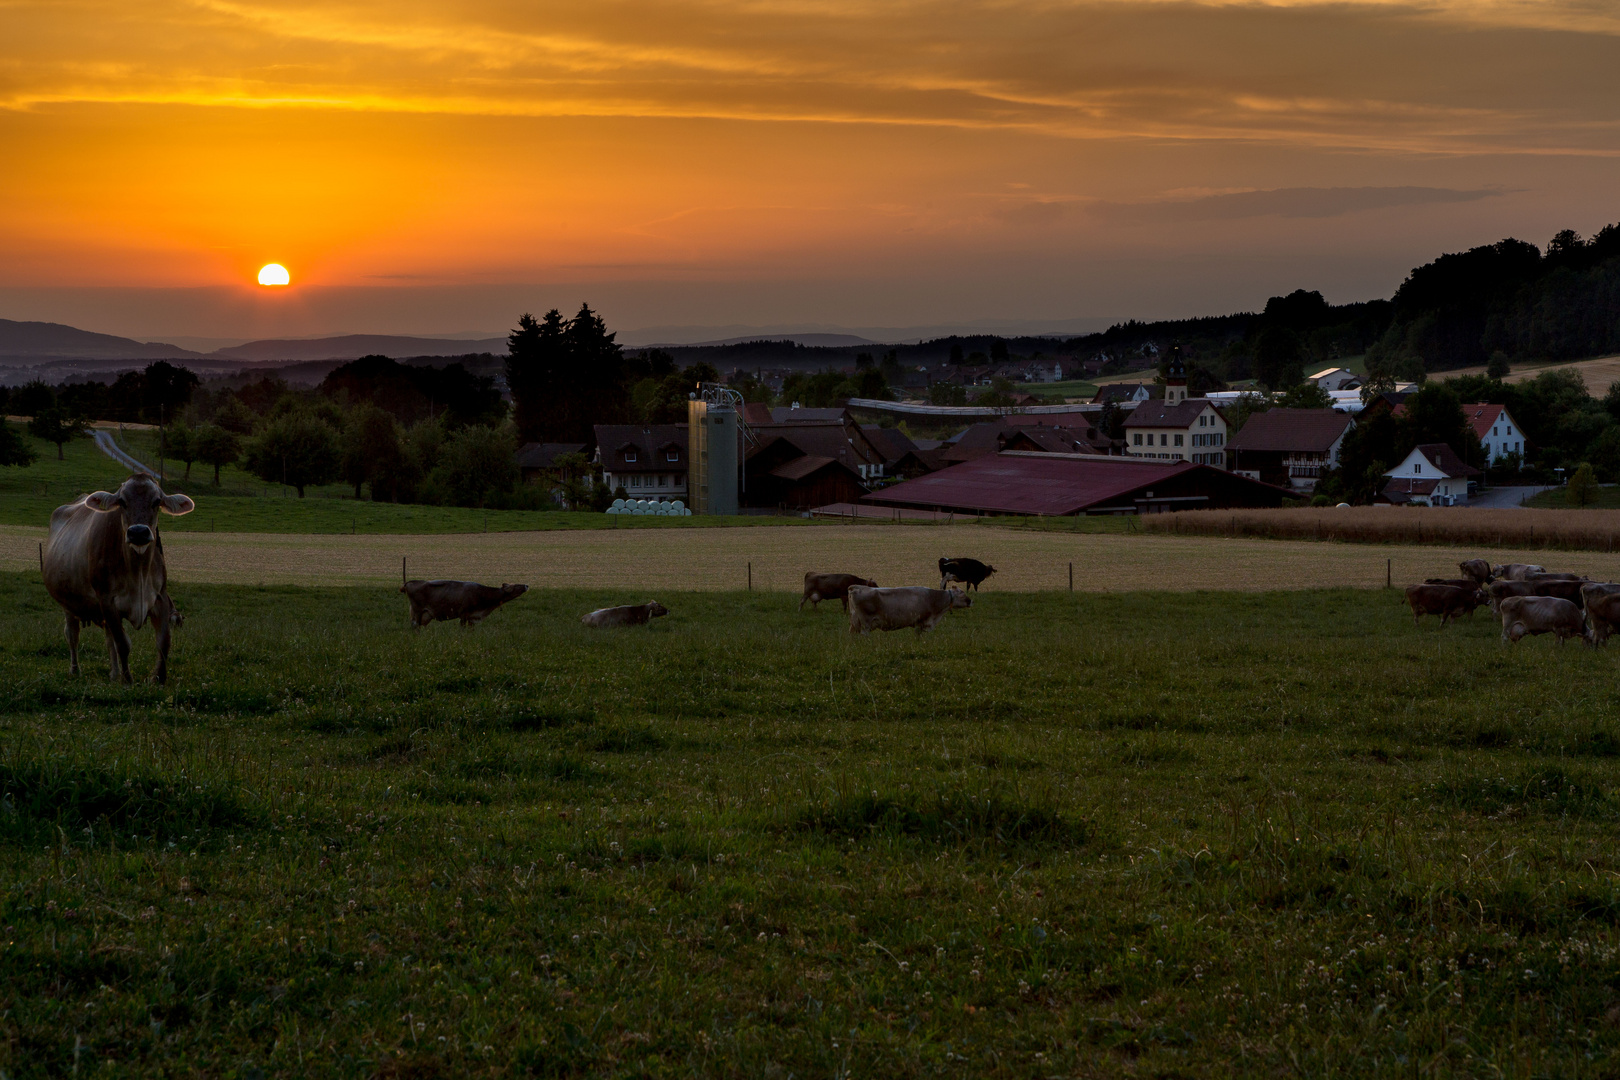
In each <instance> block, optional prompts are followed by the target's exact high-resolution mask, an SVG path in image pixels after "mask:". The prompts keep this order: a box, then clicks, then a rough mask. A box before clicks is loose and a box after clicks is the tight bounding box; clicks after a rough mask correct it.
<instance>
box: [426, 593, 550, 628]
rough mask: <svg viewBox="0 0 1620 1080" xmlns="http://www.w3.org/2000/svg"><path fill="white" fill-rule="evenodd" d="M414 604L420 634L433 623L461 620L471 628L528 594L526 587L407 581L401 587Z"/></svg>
mask: <svg viewBox="0 0 1620 1080" xmlns="http://www.w3.org/2000/svg"><path fill="white" fill-rule="evenodd" d="M399 591H400V592H402V593H404V594H405V598H406V599H407V600H409V601H410V602H411V625H412V626H414V627H416V628H417V629H418V630H420V629H421V628H422V627H424V626H426V625H427V624H428V623H430V622H434V621H439V622H449V621H450V620H451V619H460V620H461V625H462V626H471V625H473V624H474V623H480V622H483V621H484V620H485V619H487V618H489V615H490V613H491V612H493V611H494V610H495V609H496V608H498V607H500V606H501V605H502V604H504V603H507V602H508V601H511V600H516V599H517V598H518V597H520V596H522V595H523V594H524V593H526V592H528V591H529V587H528V586H527V585H502V586H501V587H500V588H498V589H497V588H496V587H495V586H493V585H480V584H478V582H476V581H407V582H406V583H405V584H403V585H401V586H400V587H399Z"/></svg>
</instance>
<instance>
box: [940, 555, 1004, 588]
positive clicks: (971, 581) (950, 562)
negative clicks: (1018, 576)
mask: <svg viewBox="0 0 1620 1080" xmlns="http://www.w3.org/2000/svg"><path fill="white" fill-rule="evenodd" d="M995 572H996V568H995V567H993V566H988V565H986V564H984V563H982V562H980V561H979V560H978V559H941V560H939V587H940V588H942V589H943V588H944V587H945V586H946V584H947V583H949V582H952V581H960V582H961V583H962V584H964V585H971V586H972V587H973V591H974V592H978V591H979V585H980V584H981V583H982V582H983V581H984V579H985V578H987V577H989V576H990V575H991V574H993V573H995Z"/></svg>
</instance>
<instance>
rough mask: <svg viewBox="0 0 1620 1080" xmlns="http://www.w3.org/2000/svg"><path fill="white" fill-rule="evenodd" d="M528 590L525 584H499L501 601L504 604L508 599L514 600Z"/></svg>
mask: <svg viewBox="0 0 1620 1080" xmlns="http://www.w3.org/2000/svg"><path fill="white" fill-rule="evenodd" d="M528 591H529V587H528V586H527V585H507V584H505V583H504V582H503V583H502V584H501V603H503V604H504V603H506V602H507V601H508V600H516V599H517V598H518V597H520V596H522V595H523V594H524V593H526V592H528Z"/></svg>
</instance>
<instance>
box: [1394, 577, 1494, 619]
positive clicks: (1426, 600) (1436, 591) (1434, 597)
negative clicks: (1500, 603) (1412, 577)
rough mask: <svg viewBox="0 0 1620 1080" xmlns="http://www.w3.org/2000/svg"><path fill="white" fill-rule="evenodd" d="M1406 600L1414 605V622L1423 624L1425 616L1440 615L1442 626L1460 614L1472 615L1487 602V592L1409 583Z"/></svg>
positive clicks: (1475, 589) (1476, 589)
mask: <svg viewBox="0 0 1620 1080" xmlns="http://www.w3.org/2000/svg"><path fill="white" fill-rule="evenodd" d="M1406 602H1407V603H1408V604H1410V605H1411V607H1412V624H1413V625H1414V626H1418V625H1421V624H1422V620H1423V616H1425V615H1438V616H1440V627H1441V629H1445V625H1446V623H1448V622H1450V621H1451V620H1452V619H1455V618H1456V617H1457V616H1458V615H1462V614H1465V613H1466V614H1469V615H1472V614H1473V612H1474V609H1475V608H1477V607H1479V605H1481V604H1483V603H1485V594H1484V593H1483V592H1481V591H1480V590H1479V589H1478V588H1473V589H1457V588H1453V587H1452V586H1450V585H1409V586H1407V588H1406Z"/></svg>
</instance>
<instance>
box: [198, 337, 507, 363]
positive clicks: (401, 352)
mask: <svg viewBox="0 0 1620 1080" xmlns="http://www.w3.org/2000/svg"><path fill="white" fill-rule="evenodd" d="M485 352H487V353H498V354H500V355H503V356H504V355H505V354H506V339H505V338H504V337H498V338H478V339H476V340H471V341H456V340H445V339H442V338H419V337H395V336H393V335H390V334H345V335H343V336H342V337H329V338H312V339H309V340H298V339H282V340H267V341H250V342H248V343H247V344H246V345H237V346H235V347H233V348H229V349H215V350H214V351H213V352H211V353H209V354H208V356H209V357H210V358H212V359H217V360H241V361H244V362H246V363H250V364H272V363H279V362H290V363H302V362H306V361H311V360H355V359H358V358H359V357H362V356H394V357H399V356H466V355H467V354H468V353H485ZM191 355H196V354H195V353H193V354H191Z"/></svg>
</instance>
